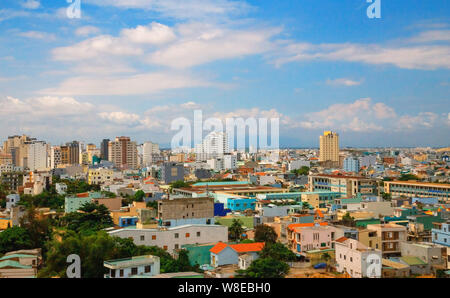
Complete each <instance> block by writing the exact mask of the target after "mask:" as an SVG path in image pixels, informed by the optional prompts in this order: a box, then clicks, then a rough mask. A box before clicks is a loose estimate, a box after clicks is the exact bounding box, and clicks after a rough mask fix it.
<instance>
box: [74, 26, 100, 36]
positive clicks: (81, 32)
mask: <svg viewBox="0 0 450 298" xmlns="http://www.w3.org/2000/svg"><path fill="white" fill-rule="evenodd" d="M98 33H100V28H98V27H95V26H83V27H79V28H77V30H75V34H76V35H78V36H88V35H93V34H98Z"/></svg>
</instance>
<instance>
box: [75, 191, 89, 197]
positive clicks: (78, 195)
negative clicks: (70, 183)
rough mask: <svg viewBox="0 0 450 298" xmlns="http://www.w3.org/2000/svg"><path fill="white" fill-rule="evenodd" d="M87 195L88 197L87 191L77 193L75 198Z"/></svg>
mask: <svg viewBox="0 0 450 298" xmlns="http://www.w3.org/2000/svg"><path fill="white" fill-rule="evenodd" d="M87 197H89V193H88V192H83V193H77V198H87Z"/></svg>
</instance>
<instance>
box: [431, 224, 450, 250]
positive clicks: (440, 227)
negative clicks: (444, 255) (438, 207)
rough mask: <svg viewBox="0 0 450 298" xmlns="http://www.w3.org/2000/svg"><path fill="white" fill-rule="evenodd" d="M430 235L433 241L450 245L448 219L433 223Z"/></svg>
mask: <svg viewBox="0 0 450 298" xmlns="http://www.w3.org/2000/svg"><path fill="white" fill-rule="evenodd" d="M431 235H432V236H431V239H432V240H431V241H432V242H433V243H435V244H440V245H444V246H447V247H450V221H447V222H445V223H444V222H443V223H434V224H433V229H432V230H431Z"/></svg>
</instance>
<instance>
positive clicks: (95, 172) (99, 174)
mask: <svg viewBox="0 0 450 298" xmlns="http://www.w3.org/2000/svg"><path fill="white" fill-rule="evenodd" d="M113 180H114V170H112V169H107V168H98V169H89V170H88V183H89V184H97V185H100V184H104V183H112V182H113Z"/></svg>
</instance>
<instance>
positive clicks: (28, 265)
mask: <svg viewBox="0 0 450 298" xmlns="http://www.w3.org/2000/svg"><path fill="white" fill-rule="evenodd" d="M41 263H42V254H41V249H40V248H38V249H28V250H17V251H10V252H7V253H5V255H4V256H3V257H1V258H0V278H35V277H36V275H37V270H38V267H39V265H41Z"/></svg>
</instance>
